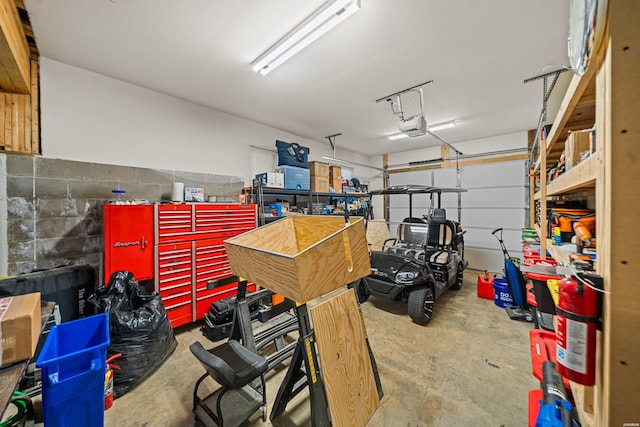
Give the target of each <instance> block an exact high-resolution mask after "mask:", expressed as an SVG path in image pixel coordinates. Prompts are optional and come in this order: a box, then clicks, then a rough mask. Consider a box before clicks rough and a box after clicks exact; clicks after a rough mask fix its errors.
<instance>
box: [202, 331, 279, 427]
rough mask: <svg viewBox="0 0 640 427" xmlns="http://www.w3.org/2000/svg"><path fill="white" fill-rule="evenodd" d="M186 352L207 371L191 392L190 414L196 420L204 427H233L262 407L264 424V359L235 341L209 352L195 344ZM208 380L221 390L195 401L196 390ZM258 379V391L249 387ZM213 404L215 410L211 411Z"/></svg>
mask: <svg viewBox="0 0 640 427" xmlns="http://www.w3.org/2000/svg"><path fill="white" fill-rule="evenodd" d="M189 349H190V350H191V353H193V355H194V356H195V357H196V358H197V359H198V361H200V363H201V364H202V366H204V368H205V369H206V371H207V372H206V373H205V374H204V375H202V376H201V377H200V378H199V379H198V381H197V382H196V385H195V388H194V390H193V410H194V412H195V416H196V419H197V420H199V421H200V422H202V423H203V424H204V425H205V426H214V425H215V426H219V427H223V426H227V427H230V426H237V425H239V424H241V423H242V422H244V421H245V420H246V419H248V418H249V417H250V416H251V414H253V413H254V412H255V411H256V410H257V409H258V408H260V407H262V420H263V421H266V415H267V394H266V388H265V381H264V373H265V372H266V371H267V369H268V364H267V360H266V359H265V358H264V357H261V356H259V355H257V354H255V353H254V352H252V351H251V350H249V349H247V348H246V347H244V346H242V345H241V344H240V343H239V342H238V341H235V340H229V341H227V342H226V343H224V344H222V345H219V346H217V347H214V348H212V349H210V350H206V349H205V348H204V347H203V346H202V344H201V343H200V342H199V341H196V342H194V343H193V344H191V346H190V347H189ZM208 376H211V377H212V378H213V379H214V380H216V382H218V383H219V384H220V385H221V386H222V387H221V388H220V389H218V390H216V391H215V392H213V393H212V394H210V395H209V396H207V397H206V398H204V399H201V398H200V397H198V387H200V384H201V383H202V381H204V379H205V378H207V377H208ZM258 378H260V383H261V386H262V389H261V390H260V391H259V390H257V389H256V388H255V387H254V385H253V384H252V383H254V382H255V381H256V380H257V379H258ZM256 384H257V383H256ZM225 396H226V398H225V399H224V401H223V397H225ZM214 402H215V409H212V408H211V406H213V405H212V404H213V403H214ZM223 412H224V416H223ZM212 422H213V424H212Z"/></svg>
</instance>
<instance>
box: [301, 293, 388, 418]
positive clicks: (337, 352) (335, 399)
mask: <svg viewBox="0 0 640 427" xmlns="http://www.w3.org/2000/svg"><path fill="white" fill-rule="evenodd" d="M327 297H328V299H327V300H326V301H322V302H320V303H319V304H318V305H316V306H314V307H311V309H310V313H311V320H312V322H313V330H314V332H315V337H316V342H317V348H318V355H319V356H320V365H321V366H322V377H323V379H324V386H325V390H326V394H327V403H328V406H329V413H330V414H331V425H332V426H334V427H339V426H364V425H365V424H367V422H368V421H369V419H370V418H371V416H372V415H373V413H374V412H375V411H376V409H377V408H378V406H379V404H380V401H379V399H378V391H377V388H376V382H375V378H374V374H373V368H372V366H371V360H370V359H369V351H368V348H367V342H366V332H365V328H364V323H363V321H362V319H361V317H360V310H359V309H358V303H357V302H356V297H355V293H354V292H353V291H352V290H351V289H349V290H341V291H336V293H335V295H334V294H332V295H331V296H330V297H329V296H327Z"/></svg>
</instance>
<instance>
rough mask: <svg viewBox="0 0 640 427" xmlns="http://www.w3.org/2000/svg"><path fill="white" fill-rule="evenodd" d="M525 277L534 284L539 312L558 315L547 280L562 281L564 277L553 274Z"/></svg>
mask: <svg viewBox="0 0 640 427" xmlns="http://www.w3.org/2000/svg"><path fill="white" fill-rule="evenodd" d="M524 275H525V277H526V278H527V279H529V280H531V283H533V292H534V294H535V296H536V305H537V309H538V311H541V312H543V313H549V314H556V305H555V304H554V302H553V298H552V297H551V292H550V291H549V287H548V286H547V280H561V279H562V277H560V276H556V275H551V274H539V273H530V272H526V273H524Z"/></svg>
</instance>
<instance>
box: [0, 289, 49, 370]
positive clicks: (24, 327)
mask: <svg viewBox="0 0 640 427" xmlns="http://www.w3.org/2000/svg"><path fill="white" fill-rule="evenodd" d="M41 326H42V321H41V319H40V293H39V292H36V293H32V294H26V295H18V296H14V297H6V298H0V337H2V348H1V349H0V363H1V364H0V367H5V366H9V365H11V364H14V363H16V362H20V361H22V360H27V359H29V358H31V357H32V356H33V354H34V353H35V351H36V346H37V345H38V338H39V337H40V329H41Z"/></svg>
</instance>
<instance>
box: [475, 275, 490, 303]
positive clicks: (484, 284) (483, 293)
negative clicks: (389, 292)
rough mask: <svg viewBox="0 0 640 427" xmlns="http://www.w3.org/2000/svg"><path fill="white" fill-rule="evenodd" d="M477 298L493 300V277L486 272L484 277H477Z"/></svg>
mask: <svg viewBox="0 0 640 427" xmlns="http://www.w3.org/2000/svg"><path fill="white" fill-rule="evenodd" d="M478 298H486V299H491V300H492V299H493V277H491V276H489V273H488V272H487V271H486V270H485V272H484V276H478Z"/></svg>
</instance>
